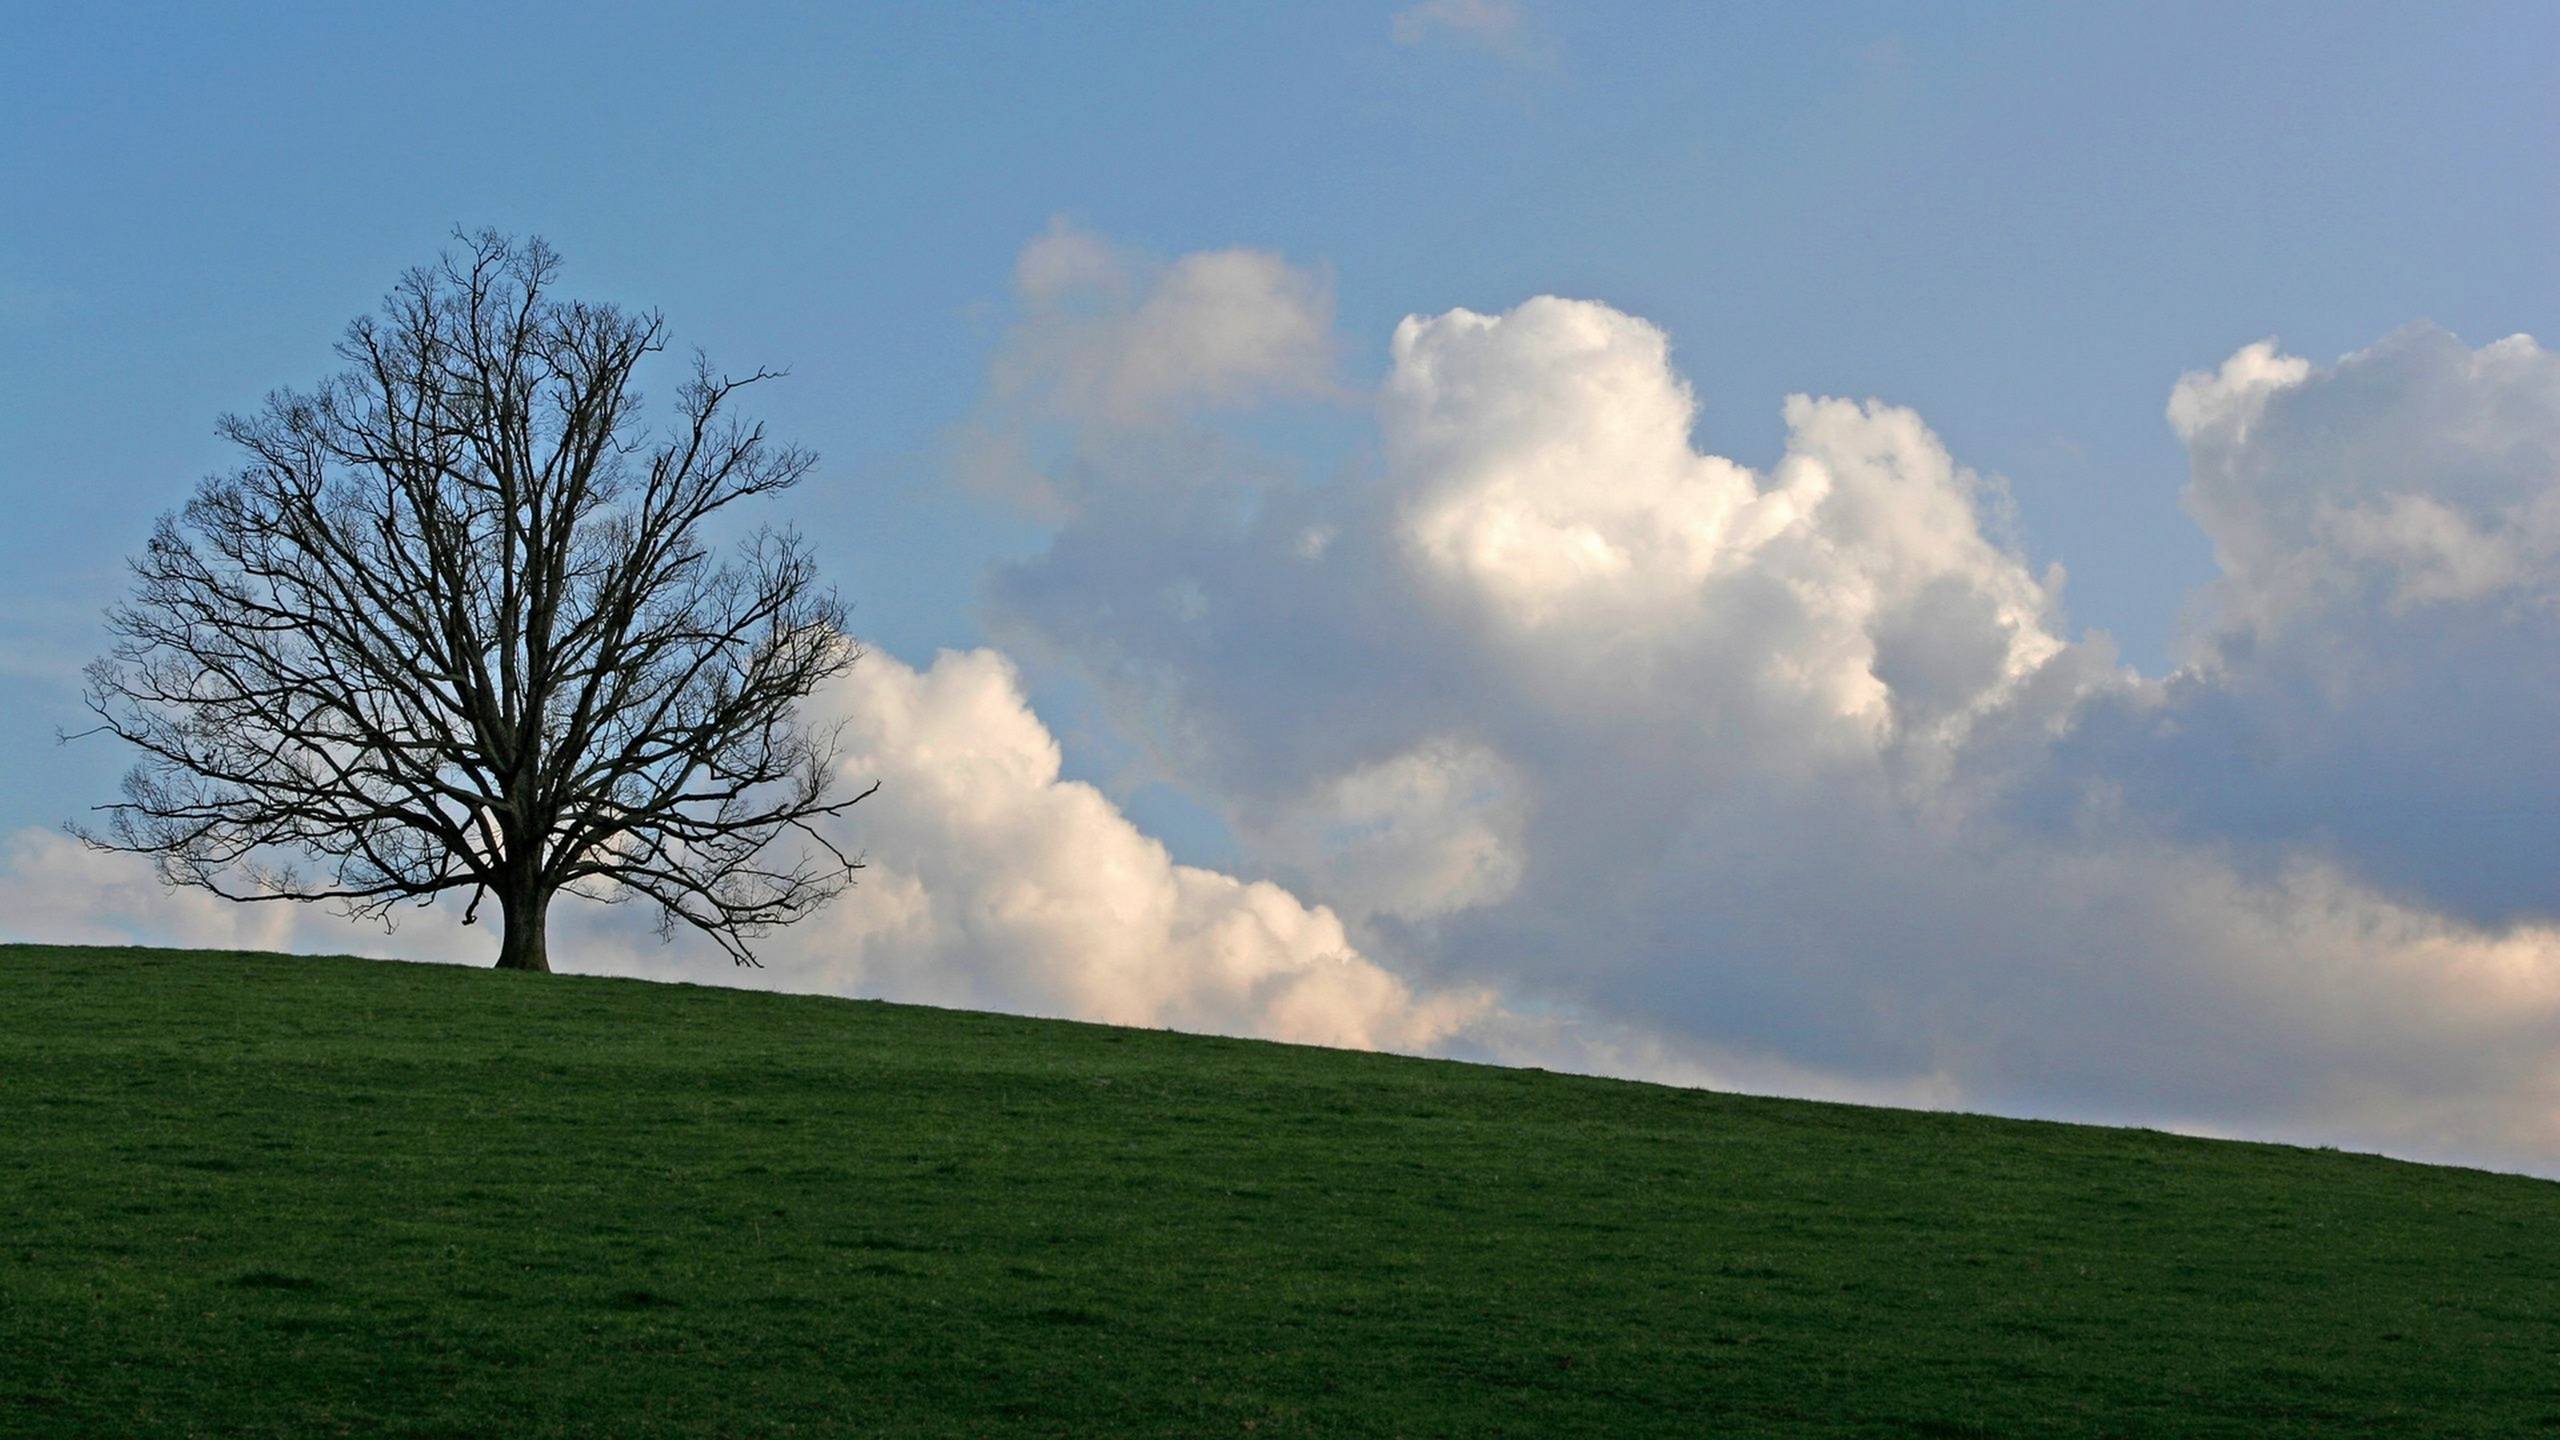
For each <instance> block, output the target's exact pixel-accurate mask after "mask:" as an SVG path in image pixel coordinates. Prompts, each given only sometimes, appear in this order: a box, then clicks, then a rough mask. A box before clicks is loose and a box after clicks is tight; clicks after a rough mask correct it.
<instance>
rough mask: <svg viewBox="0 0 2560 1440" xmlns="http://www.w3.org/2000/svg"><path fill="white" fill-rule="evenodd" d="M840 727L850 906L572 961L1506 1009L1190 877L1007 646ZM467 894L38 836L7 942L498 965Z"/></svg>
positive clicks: (575, 952) (1094, 1008)
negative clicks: (170, 863) (281, 900)
mask: <svg viewBox="0 0 2560 1440" xmlns="http://www.w3.org/2000/svg"><path fill="white" fill-rule="evenodd" d="M811 707H812V710H813V712H814V713H813V717H812V718H813V719H814V720H816V721H817V722H818V723H821V724H825V723H831V722H833V721H836V720H842V721H843V722H844V724H845V730H844V738H845V740H846V743H847V746H848V753H847V755H846V757H845V760H844V769H845V775H846V778H847V780H848V782H851V783H857V784H868V783H869V782H870V781H871V780H873V779H877V780H880V781H881V782H882V788H881V790H880V792H879V793H878V794H877V795H875V796H874V797H873V798H872V799H870V800H868V801H865V802H864V803H863V804H862V805H860V806H858V807H856V809H855V810H854V811H853V812H851V817H850V819H849V820H848V821H847V823H846V825H845V829H844V834H843V835H842V836H841V838H842V839H843V840H844V841H845V842H846V843H847V844H848V845H850V846H853V847H858V848H863V849H867V850H868V851H869V852H870V853H871V855H872V856H873V857H874V863H873V864H872V865H871V866H870V868H868V869H866V870H865V871H864V872H863V874H862V876H861V883H860V885H859V886H858V887H857V888H856V889H855V890H854V891H853V892H852V893H851V894H850V895H848V896H846V897H845V898H844V899H842V900H840V901H839V902H838V903H837V904H836V905H834V906H832V907H830V908H829V909H827V910H824V911H822V912H820V913H819V914H818V915H817V916H816V917H814V918H813V919H811V920H809V921H807V922H804V923H803V924H802V925H800V926H799V927H796V928H794V929H792V930H789V931H786V932H783V933H781V934H778V935H775V936H772V937H768V938H767V940H766V941H764V942H763V943H762V944H760V945H759V946H758V951H759V954H760V955H761V957H762V958H763V959H764V960H765V962H766V965H767V968H766V969H764V970H760V971H743V972H732V971H730V970H728V969H727V968H726V966H725V965H724V964H722V963H720V962H719V961H717V960H716V959H715V958H711V957H707V956H706V955H705V954H704V953H703V949H704V947H702V946H699V945H683V944H680V945H678V946H675V947H659V946H657V945H656V944H654V943H653V942H652V941H651V940H650V939H649V938H647V937H646V936H644V935H641V934H638V933H636V927H635V926H634V925H633V924H632V923H631V917H628V916H625V915H624V914H623V913H622V912H620V911H618V910H614V909H610V908H604V909H599V908H598V907H594V906H589V905H585V904H582V903H581V902H579V901H577V900H575V899H570V898H564V899H563V900H562V901H561V902H560V903H559V905H558V907H557V909H556V910H555V912H554V926H555V932H556V933H555V936H554V939H553V946H552V951H553V956H552V958H553V962H554V964H556V965H558V966H560V967H561V968H562V969H574V970H579V971H587V972H601V973H618V974H641V975H647V976H651V977H656V978H685V979H695V980H711V981H721V982H726V981H736V982H738V983H744V984H752V985H757V986H762V987H768V988H778V989H791V990H814V991H825V992H831V993H838V994H853V995H878V996H887V997H891V998H896V999H900V1000H909V1001H921V1002H925V1003H936V1004H946V1005H966V1006H976V1007H987V1008H995V1009H1003V1010H1011V1011H1017V1012H1027V1013H1033V1014H1048V1015H1061V1016H1069V1017H1074V1018H1078V1019H1086V1020H1100V1021H1108V1022H1112V1023H1117V1024H1127V1025H1152V1026H1169V1027H1174V1028H1179V1029H1185V1030H1201V1031H1214V1032H1221V1033H1231V1034H1246V1035H1258V1036H1264V1037H1268V1038H1271V1039H1278V1040H1292V1041H1300V1042H1304V1043H1309V1044H1322V1045H1339V1046H1353V1047H1361V1048H1386V1049H1397V1050H1422V1049H1430V1048H1434V1047H1438V1046H1443V1045H1445V1044H1448V1043H1451V1042H1452V1041H1453V1040H1454V1039H1455V1038H1456V1037H1458V1036H1459V1035H1460V1033H1461V1032H1462V1031H1463V1030H1464V1029H1465V1028H1466V1027H1467V1026H1468V1025H1469V1024H1471V1023H1473V1022H1475V1021H1477V1020H1479V1019H1480V1018H1483V1017H1485V1016H1487V1015H1488V1013H1489V1011H1490V1008H1491V1007H1490V1001H1489V999H1488V997H1487V996H1486V995H1485V994H1484V993H1482V992H1481V991H1480V990H1478V989H1473V988H1466V987H1455V988H1443V989H1440V990H1436V991H1434V992H1432V993H1429V994H1417V993H1416V991H1415V990H1414V988H1413V987H1411V986H1408V985H1407V984H1405V983H1404V982H1403V981H1401V980H1399V979H1397V978H1396V977H1395V976H1394V975H1392V974H1390V973H1389V972H1387V971H1386V970H1384V969H1382V968H1381V967H1379V966H1378V965H1377V964H1375V963H1374V962H1372V961H1370V960H1368V959H1367V958H1365V957H1364V956H1362V955H1361V954H1360V953H1359V951H1358V948H1357V947H1356V945H1355V944H1354V943H1353V942H1352V941H1351V939H1350V938H1349V936H1348V935H1347V934H1346V933H1345V930H1344V927H1343V924H1342V921H1341V920H1340V919H1339V918H1338V917H1336V915H1335V914H1334V913H1333V912H1332V911H1330V910H1328V909H1326V908H1324V907H1322V906H1309V905H1306V904H1304V903H1302V902H1301V901H1300V900H1298V899H1297V897H1295V896H1293V895H1291V894H1289V893H1288V892H1287V891H1285V890H1283V889H1281V888H1280V887H1278V886H1276V885H1273V884H1269V883H1266V882H1247V881H1242V880H1238V879H1236V878H1234V877H1232V876H1228V875H1223V874H1219V873H1216V872H1214V871H1209V870H1203V869H1199V868H1196V867H1192V866H1186V865H1178V864H1175V863H1174V862H1173V860H1172V859H1171V857H1170V856H1168V855H1167V854H1166V852H1165V849H1164V847H1163V846H1162V845H1161V844H1159V843H1157V842H1156V841H1155V840H1153V839H1150V838H1148V837H1147V836H1146V835H1144V834H1142V833H1140V832H1139V830H1138V829H1137V827H1136V826H1134V825H1132V824H1131V823H1130V822H1129V820H1128V819H1127V817H1125V816H1124V815H1122V814H1121V813H1120V812H1119V810H1118V809H1117V808H1116V807H1115V806H1114V805H1112V803H1111V802H1110V801H1109V800H1108V799H1106V798H1105V797H1104V796H1103V795H1102V794H1101V793H1100V792H1099V791H1097V790H1095V789H1094V788H1093V787H1091V786H1089V785H1084V784H1079V783H1075V782H1070V781H1062V780H1061V779H1060V778H1059V774H1058V767H1059V752H1058V744H1057V741H1056V739H1055V738H1054V737H1052V736H1051V735H1050V733H1049V731H1048V729H1047V728H1046V727H1045V726H1043V725H1042V724H1041V722H1040V721H1039V719H1038V718H1037V717H1036V716H1034V715H1033V714H1032V713H1031V711H1030V708H1029V706H1028V705H1027V704H1026V703H1025V702H1024V700H1023V697H1022V692H1021V688H1020V685H1019V682H1018V679H1017V677H1016V675H1015V672H1014V670H1013V667H1012V665H1011V664H1010V663H1009V662H1008V661H1006V660H1005V659H1004V658H1003V657H1002V656H1000V655H997V654H995V653H994V652H992V651H985V650H980V651H973V652H970V653H966V654H958V653H946V654H944V655H942V656H941V657H940V658H938V659H937V660H936V661H935V662H934V664H933V665H932V666H930V667H929V668H927V669H924V670H921V671H919V670H916V669H913V668H911V667H909V666H906V665H904V664H902V663H900V662H899V661H898V660H896V659H894V658H892V657H889V656H886V655H881V654H878V653H876V652H875V653H873V654H871V655H869V656H866V657H865V658H864V659H863V661H862V662H861V663H860V664H859V665H857V666H856V667H855V668H854V670H853V672H852V673H851V674H850V675H848V676H847V677H845V678H844V679H842V680H840V681H838V682H835V683H834V684H833V685H832V686H831V687H830V688H829V689H827V690H826V691H824V692H822V693H821V694H819V695H817V696H816V697H813V699H812V701H811ZM456 908H457V907H455V906H454V905H453V904H452V903H450V901H448V902H446V903H442V904H439V905H438V906H436V907H434V909H432V910H427V911H420V912H414V913H411V914H406V915H404V917H403V920H404V923H403V924H402V926H401V928H400V930H399V931H398V932H396V933H394V934H389V935H386V934H385V933H384V932H383V931H382V929H381V927H379V926H378V925H364V926H359V925H350V924H348V923H346V922H344V921H342V920H339V919H338V918H336V917H335V916H334V915H333V914H332V913H331V912H329V911H327V910H324V909H317V908H313V907H296V906H288V905H282V904H259V905H253V906H242V905H235V904H232V903H229V902H226V901H222V900H217V899H214V898H212V897H210V896H207V895H205V894H203V893H201V892H196V891H180V892H170V891H167V890H164V889H163V888H162V887H161V886H160V885H159V883H158V881H157V880H156V879H155V878H154V877H153V876H152V874H151V870H150V866H149V865H148V863H147V862H145V861H142V860H140V859H137V858H135V857H132V856H122V855H103V854H98V853H95V852H91V851H88V850H86V849H84V848H82V847H81V846H79V845H77V844H75V843H74V842H72V841H70V840H69V839H66V838H64V837H60V836H55V835H49V834H46V833H44V832H41V831H31V832H23V833H21V834H19V835H17V836H15V837H12V839H11V840H10V841H9V843H8V847H7V849H6V852H5V861H0V917H6V918H5V922H0V923H5V933H7V934H8V935H9V936H10V937H12V938H17V939H26V940H40V941H47V942H52V943H66V944H68V943H90V944H119V943H146V944H185V945H198V946H216V947H224V948H244V949H305V950H314V949H316V950H329V951H348V952H353V953H359V954H371V955H392V956H402V957H406V958H413V959H417V958H431V959H456V960H464V961H470V962H478V963H485V962H486V959H487V957H488V952H490V951H491V950H493V949H494V946H495V943H496V942H495V937H494V936H493V935H491V934H489V933H488V932H487V931H486V930H485V929H475V930H465V929H463V928H462V927H460V926H459V925H458V924H457V923H455V913H454V912H455V910H456Z"/></svg>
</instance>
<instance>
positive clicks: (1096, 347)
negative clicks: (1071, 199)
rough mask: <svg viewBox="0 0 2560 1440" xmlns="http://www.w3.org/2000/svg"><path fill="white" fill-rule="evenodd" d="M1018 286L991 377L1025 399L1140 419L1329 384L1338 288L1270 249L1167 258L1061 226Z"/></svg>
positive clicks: (1311, 391) (1035, 251) (1024, 263)
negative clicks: (1013, 321) (1014, 313)
mask: <svg viewBox="0 0 2560 1440" xmlns="http://www.w3.org/2000/svg"><path fill="white" fill-rule="evenodd" d="M1014 291H1015V298H1016V300H1017V301H1018V302H1019V303H1020V305H1021V307H1022V315H1021V318H1020V321H1019V323H1018V324H1017V325H1016V326H1015V327H1014V329H1013V331H1012V332H1011V335H1010V337H1009V339H1008V342H1007V347H1006V353H1005V354H1004V355H1003V356H1002V357H1000V358H999V360H998V362H997V385H998V388H999V389H1000V390H1006V391H1010V392H1012V393H1011V394H1010V395H1009V397H1008V398H1010V399H1012V400H1013V401H1014V402H1015V403H1017V404H1020V403H1022V402H1024V401H1026V400H1027V401H1030V402H1032V404H1033V406H1034V408H1037V409H1040V410H1044V411H1047V412H1049V413H1052V414H1056V415H1060V416H1063V417H1065V418H1068V419H1070V420H1083V419H1088V418H1093V419H1101V420H1106V421H1109V422H1112V423H1114V424H1120V425H1135V424H1141V423H1149V422H1160V421H1163V420H1166V419H1168V418H1172V417H1175V416H1178V415H1180V414H1182V413H1185V412H1187V411H1190V410H1194V409H1200V408H1219V407H1232V406H1237V405H1242V404H1248V403H1252V402H1256V401H1260V400H1265V399H1268V398H1271V397H1274V396H1290V395H1322V394H1326V393H1328V392H1329V391H1330V390H1331V388H1332V373H1333V286H1332V283H1331V282H1330V281H1329V280H1328V279H1327V278H1326V277H1325V276H1323V275H1321V274H1317V273H1314V272H1311V271H1307V270H1302V269H1299V268H1298V267H1296V266H1293V265H1291V264H1290V263H1289V262H1288V261H1286V260H1284V259H1282V258H1281V257H1280V256H1277V255H1274V254H1271V253H1270V252H1268V251H1262V250H1247V249H1231V250H1211V251H1203V252H1201V253H1198V254H1193V255H1185V256H1183V257H1181V258H1180V259H1177V260H1175V261H1172V262H1171V263H1169V264H1166V263H1160V262H1156V261H1152V260H1149V259H1147V258H1146V257H1143V256H1139V255H1134V254H1131V253H1129V252H1127V251H1124V250H1121V249H1119V248H1117V247H1115V246H1112V245H1110V244H1108V243H1107V242H1105V241H1103V240H1101V239H1100V238H1098V237H1096V236H1094V235H1092V234H1090V233H1088V232H1086V231H1083V230H1079V229H1077V228H1075V227H1074V226H1072V225H1069V224H1068V223H1066V222H1065V221H1063V220H1061V221H1054V222H1052V223H1051V225H1050V228H1049V231H1048V233H1047V234H1045V235H1043V236H1041V237H1040V238H1039V239H1037V240H1035V241H1033V242H1032V243H1031V244H1030V245H1029V246H1027V247H1025V249H1024V250H1023V252H1022V255H1021V257H1020V259H1019V260H1018V261H1017V262H1016V264H1015V266H1014Z"/></svg>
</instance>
